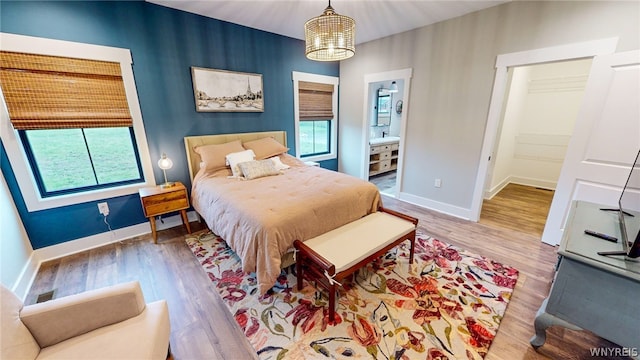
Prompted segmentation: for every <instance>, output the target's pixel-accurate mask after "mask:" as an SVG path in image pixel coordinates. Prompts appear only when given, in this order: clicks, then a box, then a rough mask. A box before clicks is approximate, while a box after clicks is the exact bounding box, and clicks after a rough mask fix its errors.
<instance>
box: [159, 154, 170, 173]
mask: <svg viewBox="0 0 640 360" xmlns="http://www.w3.org/2000/svg"><path fill="white" fill-rule="evenodd" d="M158 167H159V168H160V169H162V170H168V169H171V168H172V167H173V161H171V159H169V158H168V157H167V154H165V153H162V157H161V158H160V160H158Z"/></svg>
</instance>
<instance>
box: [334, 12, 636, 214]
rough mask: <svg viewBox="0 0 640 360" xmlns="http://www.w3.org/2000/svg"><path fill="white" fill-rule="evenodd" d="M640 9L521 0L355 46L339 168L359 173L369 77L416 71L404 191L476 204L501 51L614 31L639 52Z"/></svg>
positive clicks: (347, 70) (343, 99) (344, 71)
mask: <svg viewBox="0 0 640 360" xmlns="http://www.w3.org/2000/svg"><path fill="white" fill-rule="evenodd" d="M639 14H640V2H635V1H634V2H604V1H602V2H600V1H597V2H586V1H579V2H555V1H554V2H551V1H536V2H528V1H527V2H525V1H523V2H521V1H517V2H511V3H508V4H504V5H500V6H497V7H493V8H490V9H487V10H483V11H479V12H476V13H472V14H468V15H465V16H462V17H459V18H456V19H452V20H448V21H444V22H441V23H437V24H434V25H430V26H427V27H424V28H420V29H417V30H412V31H408V32H405V33H402V34H398V35H394V36H391V37H387V38H384V39H380V40H375V41H371V42H368V43H365V44H362V45H359V46H357V48H356V55H355V56H354V57H353V58H351V59H349V60H346V61H342V62H341V64H340V143H339V146H340V148H339V153H340V154H341V158H340V163H339V170H340V171H343V172H346V173H349V174H352V175H355V176H359V173H360V169H361V161H362V159H363V157H364V149H362V148H361V147H362V136H363V134H362V121H363V114H362V110H363V106H362V102H363V101H365V99H363V93H364V80H363V79H364V76H365V74H370V73H378V72H384V71H390V70H396V69H403V68H413V78H412V81H411V94H410V98H409V99H408V101H407V100H406V99H405V111H408V120H407V132H406V134H407V137H406V149H405V159H404V161H405V162H404V171H405V172H404V176H403V177H402V182H403V183H402V184H401V191H402V193H406V194H409V195H410V196H412V197H415V198H421V199H425V200H427V201H428V202H429V203H442V204H445V206H453V207H459V208H464V209H469V208H470V207H471V202H472V195H473V189H474V184H475V181H476V175H477V171H478V166H479V163H480V152H481V148H482V141H483V137H484V131H485V125H486V120H487V113H488V109H489V102H490V97H491V91H492V87H493V81H494V75H495V70H494V66H495V60H496V57H497V56H498V55H499V54H506V53H512V52H517V51H524V50H531V49H538V48H544V47H549V46H556V45H563V44H568V43H574V42H581V41H589V40H596V39H603V38H610V37H619V42H618V48H617V51H627V50H634V49H639V48H640V16H639ZM630 136H634V134H630ZM436 178H440V179H442V187H441V188H435V187H434V186H433V183H434V179H436Z"/></svg>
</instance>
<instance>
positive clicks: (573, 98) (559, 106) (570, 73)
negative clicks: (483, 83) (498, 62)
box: [480, 58, 592, 236]
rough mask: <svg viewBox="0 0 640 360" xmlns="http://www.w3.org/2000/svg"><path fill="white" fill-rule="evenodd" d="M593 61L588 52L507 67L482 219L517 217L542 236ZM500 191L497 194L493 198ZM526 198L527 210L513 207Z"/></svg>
mask: <svg viewBox="0 0 640 360" xmlns="http://www.w3.org/2000/svg"><path fill="white" fill-rule="evenodd" d="M591 63H592V59H591V58H587V59H579V60H568V61H559V62H553V63H544V64H535V65H525V66H517V67H510V68H509V69H508V82H507V83H508V85H507V92H506V94H505V105H504V107H503V111H502V117H501V121H500V124H499V130H498V132H499V136H498V137H497V140H496V145H495V150H494V151H493V157H494V159H493V167H492V168H491V169H490V170H491V171H489V172H488V176H487V181H486V185H485V192H484V201H483V205H482V209H481V215H480V222H481V223H482V222H487V221H489V222H491V223H500V221H499V219H509V221H506V222H505V223H504V225H505V226H506V227H510V226H511V224H514V223H519V225H518V226H520V227H521V228H522V229H529V228H530V229H532V230H535V231H533V233H534V234H535V235H537V236H542V228H539V227H540V223H541V222H542V225H543V226H544V220H546V218H547V215H548V211H549V207H550V204H551V198H552V197H553V191H554V190H555V188H556V184H557V182H558V178H559V177H560V171H561V169H562V164H563V162H564V158H565V155H566V152H567V147H568V145H569V139H570V138H571V135H572V134H573V131H574V127H575V121H576V119H577V117H578V111H579V109H580V105H581V104H582V101H583V97H584V90H585V86H586V83H587V79H588V77H589V71H590V69H591ZM496 195H498V197H499V199H496V200H492V199H493V198H494V196H496ZM536 197H538V198H539V199H536ZM522 199H526V200H525V201H526V202H527V203H523V204H521V205H522V206H524V207H525V208H527V209H528V211H516V209H511V207H515V208H517V206H518V203H521V202H522ZM537 200H539V201H537ZM496 203H497V204H502V205H504V208H501V207H499V206H496ZM485 212H487V213H486V214H485ZM503 212H504V213H503ZM532 214H535V218H534V217H533V216H532ZM541 218H542V221H541ZM489 219H492V220H489ZM527 222H530V223H531V227H529V226H527V225H526V224H527Z"/></svg>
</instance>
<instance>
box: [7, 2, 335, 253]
mask: <svg viewBox="0 0 640 360" xmlns="http://www.w3.org/2000/svg"><path fill="white" fill-rule="evenodd" d="M211 6H215V3H212V4H211ZM0 31H2V32H5V33H13V34H20V35H29V36H38V37H44V38H50V39H59V40H68V41H75V42H82V43H87V44H96V45H105V46H113V47H121V48H127V49H130V50H131V54H132V57H133V71H134V76H135V81H136V87H137V91H138V98H139V101H140V107H141V109H142V117H143V120H144V125H145V131H146V134H147V141H148V144H149V153H150V154H151V158H152V161H153V163H154V171H155V176H156V179H162V178H163V177H162V171H161V170H160V169H158V168H157V167H156V166H155V162H156V161H157V159H158V158H159V157H160V155H161V154H162V152H165V153H167V155H168V156H169V157H170V158H171V159H172V160H173V163H174V166H173V168H172V169H171V170H169V171H168V172H167V177H169V178H170V180H177V181H182V182H183V183H184V184H186V185H187V187H189V184H190V181H189V173H188V168H187V159H186V154H185V149H184V143H183V139H182V138H183V137H184V136H189V135H202V134H223V133H235V132H252V131H270V130H285V131H287V134H288V136H287V137H288V138H287V142H288V143H289V144H295V135H294V114H293V86H292V82H291V72H292V71H301V72H308V73H315V74H321V75H330V76H338V75H339V65H338V63H320V62H313V61H310V60H307V59H306V58H305V56H304V42H303V41H301V40H297V39H293V38H289V37H285V36H280V35H276V34H272V33H268V32H264V31H260V30H255V29H251V28H248V27H244V26H240V25H236V24H232V23H228V22H224V21H219V20H215V19H210V18H206V17H202V16H199V15H194V14H190V13H186V12H182V11H178V10H173V9H169V8H165V7H161V6H158V5H154V4H150V3H146V2H143V1H122V2H117V1H115V2H114V1H104V2H102V1H68V2H67V1H43V2H37V1H4V0H3V1H1V2H0ZM191 66H197V67H206V68H215V69H225V70H232V71H242V72H251V73H259V74H262V81H263V92H264V112H262V113H198V112H196V111H195V103H194V97H193V86H192V82H191ZM0 151H1V153H0V165H1V168H2V173H3V174H4V177H5V179H6V181H7V184H8V186H9V189H10V191H11V194H12V196H13V199H14V201H15V203H16V207H17V208H18V212H19V213H20V217H21V218H22V221H23V223H24V225H25V228H26V231H27V234H28V235H29V239H30V240H31V243H32V245H33V248H34V249H38V248H42V247H45V246H50V245H54V244H59V243H63V242H66V241H70V240H74V239H79V238H83V237H87V236H91V235H95V234H99V233H103V232H106V231H107V229H106V225H105V224H104V222H103V219H102V215H100V214H99V213H98V210H97V206H96V203H97V202H90V203H83V204H77V205H73V206H67V207H62V208H57V209H50V210H42V211H36V212H28V211H27V209H26V206H25V203H24V200H23V198H22V194H21V193H20V189H19V188H18V184H17V182H16V178H15V175H14V173H13V170H12V168H11V165H10V163H9V161H8V159H7V156H6V152H5V150H4V146H2V148H1V149H0ZM322 166H323V167H326V168H330V169H333V170H337V161H336V160H330V161H327V162H323V163H322ZM101 201H104V200H101ZM106 201H107V202H108V203H109V208H110V210H111V211H110V215H109V221H110V224H111V227H112V228H113V229H118V228H122V227H127V226H131V225H135V224H140V223H143V222H146V221H147V219H145V218H144V215H143V212H142V207H141V205H140V199H139V197H138V196H137V195H130V196H122V197H118V198H113V199H106Z"/></svg>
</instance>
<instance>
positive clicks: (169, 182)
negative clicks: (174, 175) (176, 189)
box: [160, 181, 176, 189]
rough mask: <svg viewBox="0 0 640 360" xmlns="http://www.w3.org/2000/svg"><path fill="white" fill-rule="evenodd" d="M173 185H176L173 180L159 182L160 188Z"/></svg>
mask: <svg viewBox="0 0 640 360" xmlns="http://www.w3.org/2000/svg"><path fill="white" fill-rule="evenodd" d="M175 185H176V183H175V182H173V181H168V182H166V183H164V184H160V188H161V189H166V188H170V187H172V186H175Z"/></svg>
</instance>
